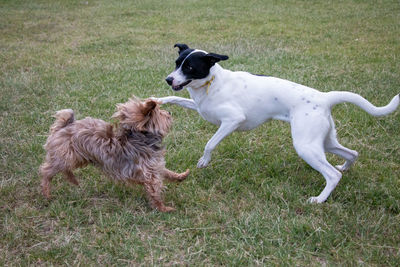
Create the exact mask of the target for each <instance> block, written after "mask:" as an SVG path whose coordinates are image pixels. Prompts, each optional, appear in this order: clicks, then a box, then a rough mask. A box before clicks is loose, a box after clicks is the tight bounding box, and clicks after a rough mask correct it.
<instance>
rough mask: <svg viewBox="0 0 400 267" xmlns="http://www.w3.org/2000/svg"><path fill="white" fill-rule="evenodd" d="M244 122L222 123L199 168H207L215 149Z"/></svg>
mask: <svg viewBox="0 0 400 267" xmlns="http://www.w3.org/2000/svg"><path fill="white" fill-rule="evenodd" d="M241 122H242V120H238V121H230V122H222V123H221V126H220V127H219V129H218V131H217V132H216V133H215V134H214V135H213V137H211V139H210V140H209V141H208V142H207V145H206V147H205V149H204V154H203V156H202V157H201V158H200V160H199V162H198V163H197V168H205V167H207V165H208V163H209V162H210V160H211V153H212V151H213V150H214V149H215V147H216V146H217V145H218V144H219V143H220V142H221V141H222V140H223V139H224V138H225V137H226V136H228V135H229V134H231V133H232V132H233V131H235V130H236V129H237V128H238V127H239V124H240V123H241Z"/></svg>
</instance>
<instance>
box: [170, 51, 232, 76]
mask: <svg viewBox="0 0 400 267" xmlns="http://www.w3.org/2000/svg"><path fill="white" fill-rule="evenodd" d="M193 51H194V50H192V49H187V50H185V51H184V52H182V53H181V54H180V55H179V57H178V60H177V61H176V63H177V68H179V66H180V67H181V70H182V73H183V74H184V75H185V77H186V79H188V80H189V79H190V80H194V79H203V78H206V77H207V76H208V75H209V74H210V68H211V67H212V66H214V65H215V63H217V62H218V61H220V60H227V59H228V56H223V55H218V54H213V53H209V54H206V53H204V52H195V53H193V54H190V53H191V52H193ZM189 54H190V55H189ZM184 55H186V59H185V58H183V59H182V60H181V57H182V56H184ZM187 55H189V56H187ZM178 63H180V64H181V65H178Z"/></svg>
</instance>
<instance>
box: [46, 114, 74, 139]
mask: <svg viewBox="0 0 400 267" xmlns="http://www.w3.org/2000/svg"><path fill="white" fill-rule="evenodd" d="M54 117H55V118H56V121H55V122H54V123H53V125H52V126H51V128H50V134H53V133H55V132H57V131H59V130H60V129H61V128H64V127H65V126H67V125H68V124H71V123H73V122H74V121H75V118H74V111H73V110H72V109H63V110H59V111H57V113H56V115H54Z"/></svg>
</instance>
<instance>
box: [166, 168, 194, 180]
mask: <svg viewBox="0 0 400 267" xmlns="http://www.w3.org/2000/svg"><path fill="white" fill-rule="evenodd" d="M189 172H190V171H189V169H187V170H186V171H185V172H182V173H176V172H173V171H170V170H168V169H164V173H163V174H164V177H165V178H166V179H168V180H170V181H175V182H181V181H183V180H185V179H186V177H188V175H189Z"/></svg>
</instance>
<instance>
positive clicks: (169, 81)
mask: <svg viewBox="0 0 400 267" xmlns="http://www.w3.org/2000/svg"><path fill="white" fill-rule="evenodd" d="M173 80H174V78H172V77H167V79H165V81H166V82H167V83H168V85H172V81H173Z"/></svg>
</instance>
